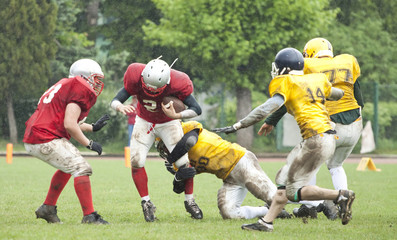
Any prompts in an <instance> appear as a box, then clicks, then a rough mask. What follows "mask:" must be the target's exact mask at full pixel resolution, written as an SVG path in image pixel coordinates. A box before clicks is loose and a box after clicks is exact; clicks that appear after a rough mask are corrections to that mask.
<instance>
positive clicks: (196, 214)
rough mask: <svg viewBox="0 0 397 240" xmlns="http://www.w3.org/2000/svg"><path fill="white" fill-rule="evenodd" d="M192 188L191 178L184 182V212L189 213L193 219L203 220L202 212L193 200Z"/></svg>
mask: <svg viewBox="0 0 397 240" xmlns="http://www.w3.org/2000/svg"><path fill="white" fill-rule="evenodd" d="M193 186H194V181H193V178H188V179H186V180H185V201H184V204H185V209H186V212H188V213H190V216H191V217H192V218H193V219H203V212H202V211H201V209H200V207H199V206H198V205H197V203H196V201H195V200H194V196H193Z"/></svg>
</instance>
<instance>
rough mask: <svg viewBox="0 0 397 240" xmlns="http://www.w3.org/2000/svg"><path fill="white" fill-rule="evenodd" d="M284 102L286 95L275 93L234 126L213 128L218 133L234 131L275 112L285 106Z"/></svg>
mask: <svg viewBox="0 0 397 240" xmlns="http://www.w3.org/2000/svg"><path fill="white" fill-rule="evenodd" d="M283 104H284V97H283V96H282V95H280V94H275V95H274V96H273V97H271V98H269V99H268V100H267V101H266V102H265V103H264V104H262V105H260V106H258V107H256V108H255V109H254V110H252V111H251V112H250V113H249V114H248V115H247V116H246V117H245V118H243V119H241V120H240V121H238V122H237V123H235V124H233V125H232V126H228V127H223V128H215V129H212V131H214V132H217V133H222V132H224V133H232V132H235V131H237V130H239V129H241V128H246V127H249V126H251V125H253V124H255V123H257V122H259V121H261V120H262V119H264V118H266V117H267V116H269V115H270V114H272V113H273V112H275V111H276V110H277V109H279V108H280V107H281V106H283Z"/></svg>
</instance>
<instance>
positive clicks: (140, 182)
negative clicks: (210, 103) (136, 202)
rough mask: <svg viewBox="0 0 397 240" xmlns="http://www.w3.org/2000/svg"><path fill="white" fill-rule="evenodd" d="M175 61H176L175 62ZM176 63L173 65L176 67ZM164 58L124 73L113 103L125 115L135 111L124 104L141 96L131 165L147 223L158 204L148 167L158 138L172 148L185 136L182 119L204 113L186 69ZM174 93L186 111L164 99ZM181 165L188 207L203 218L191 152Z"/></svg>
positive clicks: (132, 146)
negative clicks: (152, 195) (152, 197)
mask: <svg viewBox="0 0 397 240" xmlns="http://www.w3.org/2000/svg"><path fill="white" fill-rule="evenodd" d="M174 63H175V61H174ZM172 65H173V64H171V67H172ZM171 67H170V66H169V65H168V64H167V63H166V62H165V61H163V60H161V59H160V58H157V59H153V60H151V61H150V62H149V63H147V64H142V63H132V64H130V65H129V66H128V68H127V70H126V72H125V74H124V87H123V88H122V89H121V90H120V91H119V92H118V93H117V95H116V96H115V98H114V99H113V100H112V102H111V107H112V108H113V109H115V110H116V111H119V112H121V113H123V114H128V113H131V112H133V111H134V110H135V109H134V107H133V106H131V105H124V104H123V103H124V102H125V101H126V100H127V99H128V98H129V97H130V96H133V95H136V96H137V99H138V104H137V109H136V110H137V116H136V119H135V126H134V130H133V132H132V137H131V142H130V148H131V166H132V179H133V181H134V183H135V186H136V188H137V190H138V192H139V195H140V196H141V206H142V210H143V214H144V218H145V220H146V221H147V222H153V221H155V220H156V216H155V214H154V213H155V211H156V207H155V205H154V204H153V203H152V202H151V200H150V197H149V191H148V177H147V174H146V170H145V161H146V157H147V154H148V152H149V150H150V148H151V146H152V145H153V143H154V141H155V138H156V137H159V138H161V139H163V141H164V143H165V145H166V146H167V148H168V149H170V150H171V151H172V150H173V149H174V147H175V145H176V144H177V142H178V141H179V140H180V139H181V138H182V136H183V130H182V127H181V124H180V123H179V121H180V120H179V119H182V118H192V117H196V116H198V115H200V114H201V107H200V105H199V104H198V103H197V101H196V99H195V98H194V96H193V95H192V93H193V83H192V81H191V80H190V78H189V76H188V75H187V74H185V73H183V72H180V71H177V70H174V69H171ZM165 96H174V97H177V98H179V99H180V100H181V101H183V103H184V104H185V105H186V106H187V109H186V110H183V111H182V112H179V113H176V112H175V109H174V106H173V105H172V104H170V105H171V106H170V107H169V108H166V107H164V104H163V103H162V102H163V98H164V97H165ZM175 165H176V166H177V167H178V169H179V170H178V173H177V174H176V177H177V178H178V180H181V181H184V182H185V183H186V188H185V202H184V203H185V208H186V211H188V212H189V213H191V215H192V217H193V218H195V219H202V217H203V216H202V212H201V209H200V208H199V207H198V205H197V204H196V203H195V201H194V198H193V176H194V174H195V170H194V168H192V167H190V166H189V160H188V158H187V154H185V155H183V156H181V158H180V159H176V160H175Z"/></svg>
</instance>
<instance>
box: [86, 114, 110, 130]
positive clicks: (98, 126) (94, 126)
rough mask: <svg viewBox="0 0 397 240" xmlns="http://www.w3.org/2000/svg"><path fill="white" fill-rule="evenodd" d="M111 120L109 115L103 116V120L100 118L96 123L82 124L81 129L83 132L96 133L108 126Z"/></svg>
mask: <svg viewBox="0 0 397 240" xmlns="http://www.w3.org/2000/svg"><path fill="white" fill-rule="evenodd" d="M109 119H110V116H109V114H105V115H103V116H102V117H101V118H99V119H98V120H97V121H96V122H95V123H91V124H88V123H81V124H80V129H81V131H83V132H96V131H99V130H101V129H102V128H103V127H104V126H105V125H106V124H108V122H107V121H108V120H109Z"/></svg>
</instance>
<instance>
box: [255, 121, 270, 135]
mask: <svg viewBox="0 0 397 240" xmlns="http://www.w3.org/2000/svg"><path fill="white" fill-rule="evenodd" d="M273 129H274V126H273V125H270V124H267V123H264V124H263V125H262V126H261V128H260V129H259V131H258V135H259V136H262V135H263V134H264V135H265V136H266V135H268V134H269V133H270V132H271V131H272V130H273Z"/></svg>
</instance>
